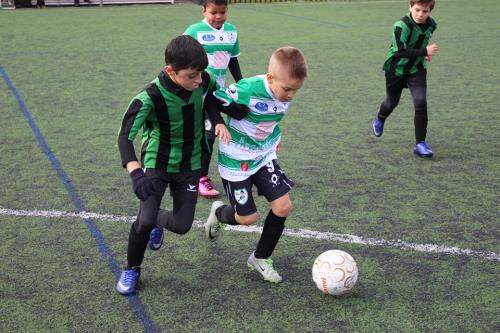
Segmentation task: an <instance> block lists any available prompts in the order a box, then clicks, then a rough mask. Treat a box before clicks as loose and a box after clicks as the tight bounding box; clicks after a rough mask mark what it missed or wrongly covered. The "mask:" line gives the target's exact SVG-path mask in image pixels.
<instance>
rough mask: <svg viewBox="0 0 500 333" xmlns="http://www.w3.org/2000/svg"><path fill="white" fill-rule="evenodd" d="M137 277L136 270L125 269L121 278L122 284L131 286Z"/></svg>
mask: <svg viewBox="0 0 500 333" xmlns="http://www.w3.org/2000/svg"><path fill="white" fill-rule="evenodd" d="M138 275H139V272H137V271H136V270H134V269H127V270H126V271H125V274H124V276H123V282H124V283H125V284H131V283H132V282H134V280H135V279H136V278H137V276H138Z"/></svg>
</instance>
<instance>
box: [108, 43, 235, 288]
mask: <svg viewBox="0 0 500 333" xmlns="http://www.w3.org/2000/svg"><path fill="white" fill-rule="evenodd" d="M165 64H166V66H165V67H164V69H163V70H162V71H161V72H160V74H159V75H158V77H157V78H156V79H154V80H153V81H152V82H151V83H150V84H148V85H147V86H146V87H145V88H144V90H143V91H141V92H140V93H139V94H138V95H136V96H135V97H134V98H133V99H132V101H131V103H130V104H129V106H128V109H127V112H126V113H125V115H124V117H123V121H122V126H121V129H120V133H119V136H118V147H119V150H120V155H121V160H122V165H123V167H125V168H126V169H127V171H128V172H129V174H130V176H131V178H132V185H133V190H134V193H135V194H136V196H137V197H138V198H139V199H140V208H139V213H138V215H137V219H136V220H135V222H134V223H133V224H132V227H131V228H130V234H129V239H128V249H127V266H126V267H125V269H124V270H123V272H122V274H121V276H120V279H119V281H118V282H117V284H116V289H117V291H118V292H119V293H120V294H123V295H128V294H132V293H134V292H135V290H136V287H137V283H138V281H139V276H140V272H141V270H140V266H141V264H142V261H143V259H144V252H145V250H146V246H147V245H148V241H149V239H150V233H151V231H152V230H153V228H154V227H155V226H156V225H157V223H158V219H159V218H160V215H161V219H162V221H163V226H164V227H165V228H167V229H168V230H169V231H171V232H174V233H177V234H185V233H187V232H188V231H189V230H190V228H191V226H192V224H193V218H194V213H195V207H196V202H197V195H198V194H197V191H198V188H197V186H198V180H199V177H200V169H201V153H202V150H203V149H206V145H205V131H204V113H203V108H204V105H205V109H206V111H207V113H208V114H209V115H210V118H211V120H212V121H213V122H214V123H215V124H216V125H215V134H216V135H219V136H220V139H221V140H222V141H223V142H227V141H228V140H230V136H229V132H228V130H227V128H226V127H225V125H224V121H223V120H222V117H221V116H220V114H219V113H218V110H217V108H212V107H207V105H208V104H207V103H209V99H210V98H213V97H212V96H213V91H214V90H215V88H216V82H215V80H214V79H213V78H212V77H211V76H210V74H208V73H207V72H205V71H204V70H205V68H206V67H207V65H208V60H207V55H206V53H205V50H204V49H203V47H202V46H201V45H200V43H198V42H197V41H196V40H194V39H192V38H191V37H189V36H179V37H177V38H174V39H173V40H172V41H171V42H170V43H169V44H168V45H167V47H166V50H165ZM204 103H205V104H204ZM141 131H142V150H141V162H140V163H139V161H138V159H137V157H136V154H135V149H134V144H133V143H134V139H135V137H136V136H137V135H138V134H139V132H141ZM167 187H170V192H171V195H172V197H173V209H172V211H162V212H161V214H159V208H160V204H161V200H162V197H163V195H164V193H165V190H166V188H167ZM161 238H162V239H161V240H162V241H163V232H162V234H161Z"/></svg>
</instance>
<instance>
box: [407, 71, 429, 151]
mask: <svg viewBox="0 0 500 333" xmlns="http://www.w3.org/2000/svg"><path fill="white" fill-rule="evenodd" d="M408 87H409V88H410V93H411V96H412V99H413V106H414V107H415V117H414V124H415V141H416V143H419V142H422V141H425V138H426V136H427V121H428V120H427V80H426V74H425V72H421V73H418V74H416V75H414V76H412V77H410V79H409V80H408Z"/></svg>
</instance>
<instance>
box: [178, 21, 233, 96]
mask: <svg viewBox="0 0 500 333" xmlns="http://www.w3.org/2000/svg"><path fill="white" fill-rule="evenodd" d="M184 35H189V36H191V37H193V38H194V39H196V40H197V41H198V42H199V43H200V44H201V45H203V48H204V49H205V52H207V56H208V68H207V69H208V70H209V71H210V72H212V73H213V74H214V76H215V79H216V80H217V83H218V84H219V86H221V87H224V85H225V82H226V73H227V67H228V66H229V61H230V60H231V58H235V57H238V56H239V55H240V43H239V41H238V32H237V31H236V27H235V26H234V25H232V24H231V23H228V22H225V23H224V24H223V25H222V27H221V28H220V29H215V28H214V27H212V26H211V25H210V24H208V23H207V21H206V19H204V20H203V21H200V22H198V23H195V24H192V25H190V26H189V27H188V28H187V29H186V31H184Z"/></svg>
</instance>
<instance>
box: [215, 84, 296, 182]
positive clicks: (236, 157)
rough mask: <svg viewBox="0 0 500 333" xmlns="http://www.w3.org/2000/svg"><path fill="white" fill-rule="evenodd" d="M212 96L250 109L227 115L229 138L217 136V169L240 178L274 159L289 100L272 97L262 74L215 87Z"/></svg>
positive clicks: (229, 176) (245, 176)
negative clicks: (235, 115) (236, 115)
mask: <svg viewBox="0 0 500 333" xmlns="http://www.w3.org/2000/svg"><path fill="white" fill-rule="evenodd" d="M214 95H215V97H217V98H218V99H220V100H221V101H224V102H225V103H231V102H236V103H239V104H244V105H247V106H248V107H249V109H250V112H249V113H248V114H247V115H246V116H245V118H243V119H241V120H236V119H234V118H230V117H228V120H227V128H228V130H229V132H230V133H231V137H232V139H231V142H230V143H229V144H225V143H224V142H222V140H219V173H220V175H221V177H222V178H224V179H226V180H229V181H241V180H244V179H247V178H248V177H250V176H251V175H253V174H255V173H256V172H257V171H258V170H259V169H260V168H262V167H263V166H264V165H265V164H267V163H268V162H270V161H271V160H273V159H276V158H277V156H276V147H277V146H278V143H279V142H280V140H281V130H280V127H279V125H278V123H279V122H280V120H281V119H282V118H283V117H284V116H285V112H286V110H287V109H288V104H289V103H288V102H285V103H284V102H280V101H279V100H277V99H275V98H274V97H273V94H272V92H271V90H270V89H269V85H268V83H267V79H266V76H265V75H258V76H254V77H251V78H247V79H241V80H240V81H238V82H237V83H235V84H232V85H230V86H229V87H228V88H226V89H224V88H220V89H218V90H216V91H215V93H214Z"/></svg>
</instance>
